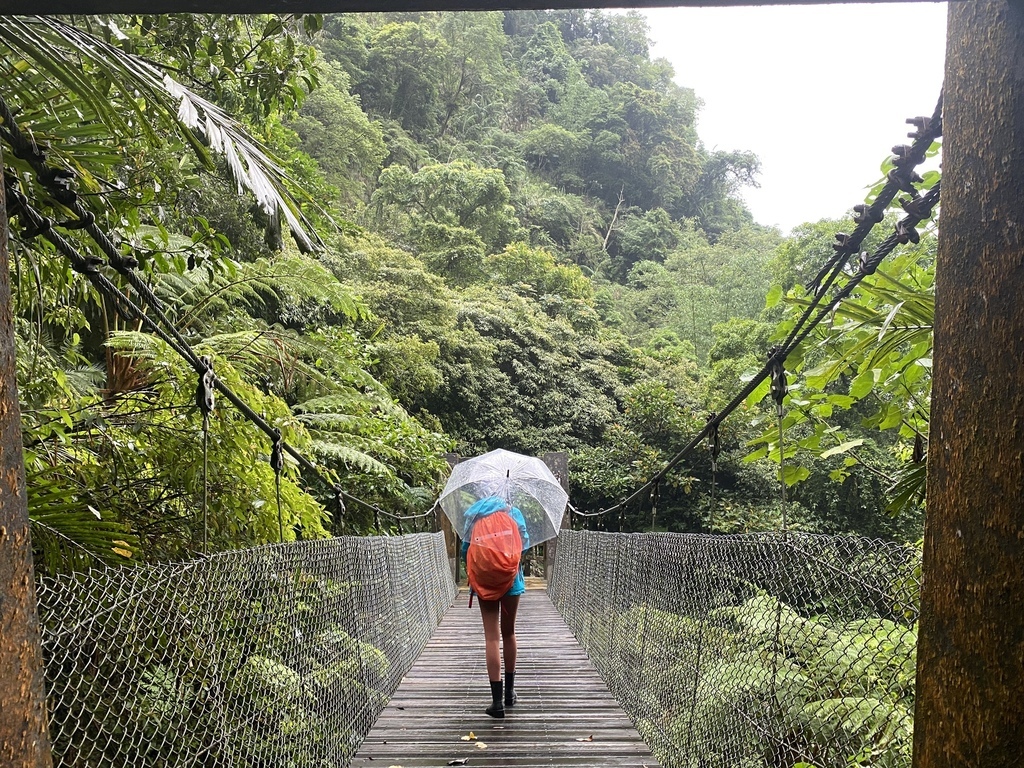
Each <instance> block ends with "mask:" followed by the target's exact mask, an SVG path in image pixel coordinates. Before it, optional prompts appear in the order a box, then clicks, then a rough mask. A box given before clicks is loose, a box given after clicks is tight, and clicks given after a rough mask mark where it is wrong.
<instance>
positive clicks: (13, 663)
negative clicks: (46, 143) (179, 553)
mask: <svg viewBox="0 0 1024 768" xmlns="http://www.w3.org/2000/svg"><path fill="white" fill-rule="evenodd" d="M2 169H3V151H2V149H0V171H2ZM11 312H12V311H11V284H10V272H9V271H8V265H7V208H6V205H5V201H4V188H3V184H2V183H0V765H3V766H10V767H11V768H49V766H50V765H51V762H50V740H49V736H48V735H47V728H46V697H45V693H44V688H43V655H42V651H41V649H40V646H39V620H38V616H37V614H36V593H35V578H34V575H33V571H32V541H31V538H30V535H29V523H28V505H27V502H26V496H25V466H24V462H23V458H22V450H21V409H20V407H19V405H18V380H17V377H16V375H15V367H14V349H15V345H14V322H13V317H12V313H11Z"/></svg>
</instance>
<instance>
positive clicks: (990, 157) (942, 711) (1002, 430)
mask: <svg viewBox="0 0 1024 768" xmlns="http://www.w3.org/2000/svg"><path fill="white" fill-rule="evenodd" d="M944 102H945V107H944V120H943V135H944V137H945V138H944V146H943V175H942V220H941V228H940V234H939V253H938V262H937V266H936V291H935V357H934V383H933V388H932V404H933V405H932V414H931V427H930V444H929V450H928V510H927V516H926V522H925V541H924V585H923V591H922V603H921V623H920V638H919V648H918V657H917V659H918V661H917V699H916V702H917V703H916V713H915V726H914V728H915V730H914V760H913V765H914V768H953V767H954V766H956V767H957V768H967V767H968V766H985V768H1016V766H1019V765H1020V761H1021V755H1024V697H1022V695H1021V692H1022V691H1024V610H1022V609H1021V596H1022V595H1024V298H1022V297H1024V203H1022V201H1024V0H977V2H969V3H967V2H956V3H950V4H949V36H948V43H947V61H946V83H945V99H944Z"/></svg>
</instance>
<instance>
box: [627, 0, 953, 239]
mask: <svg viewBox="0 0 1024 768" xmlns="http://www.w3.org/2000/svg"><path fill="white" fill-rule="evenodd" d="M645 14H646V15H647V18H648V20H649V23H650V27H651V37H652V39H653V40H654V48H653V50H652V52H651V54H652V56H654V57H663V58H666V59H668V60H669V61H670V62H671V63H672V65H673V67H674V68H675V71H676V82H677V83H678V84H679V85H682V86H686V87H689V88H693V89H694V90H696V92H697V96H698V97H700V98H701V99H703V101H704V108H703V109H702V110H701V113H700V116H699V122H698V124H697V131H698V133H699V134H700V137H701V139H702V140H703V141H704V143H705V145H706V146H707V147H709V148H712V149H716V148H717V149H723V150H733V149H749V150H752V151H753V152H755V153H756V154H757V155H758V156H759V157H760V158H761V166H762V171H761V179H760V181H761V188H760V189H748V190H746V191H745V192H744V198H745V199H746V201H747V204H748V205H749V207H750V210H751V211H752V212H753V214H754V218H755V220H757V221H758V222H760V223H762V224H769V225H776V226H778V227H780V228H781V229H782V230H783V232H788V231H789V230H790V229H791V228H792V227H794V226H796V225H797V224H800V223H802V222H805V221H817V220H818V219H820V218H824V217H829V218H842V217H845V216H847V215H848V214H849V210H850V208H852V207H853V205H854V204H856V203H858V202H861V201H862V200H863V198H864V195H865V192H866V190H865V187H869V186H870V185H871V184H873V183H874V182H875V181H877V180H878V179H879V178H881V173H880V171H879V165H880V164H881V162H882V161H883V160H884V159H885V157H886V155H887V154H888V153H889V150H890V148H891V147H892V146H893V145H894V144H904V143H909V140H908V139H907V138H906V134H907V131H908V130H912V126H908V125H906V124H905V123H904V120H905V119H906V118H908V117H912V116H914V115H930V114H931V113H932V111H933V110H934V108H935V101H936V99H937V98H938V95H939V89H940V88H941V85H942V67H943V60H944V58H945V34H946V4H945V3H931V2H926V3H920V2H915V3H858V4H847V5H818V6H776V7H770V8H764V7H762V8H750V7H740V8H665V9H652V10H649V11H645ZM904 30H905V36H904V32H903V31H904ZM903 40H910V41H912V42H911V45H912V48H911V49H909V50H908V46H907V43H904V42H903ZM889 45H892V46H893V49H889V48H888V46H889ZM885 62H891V63H885ZM837 135H841V136H844V138H843V139H842V140H841V141H840V142H839V143H838V146H839V147H841V148H840V149H839V150H838V151H837V150H835V149H832V147H835V146H837V144H836V142H835V140H834V137H835V136H837ZM819 174H820V180H815V177H816V176H818V175H819Z"/></svg>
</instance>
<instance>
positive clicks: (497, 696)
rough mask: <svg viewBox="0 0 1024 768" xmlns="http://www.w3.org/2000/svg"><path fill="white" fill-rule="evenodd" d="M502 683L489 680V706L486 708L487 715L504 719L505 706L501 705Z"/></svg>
mask: <svg viewBox="0 0 1024 768" xmlns="http://www.w3.org/2000/svg"><path fill="white" fill-rule="evenodd" d="M502 687H503V686H502V683H501V680H498V681H494V680H491V699H492V700H493V701H491V706H489V707H488V708H487V714H488V715H490V716H491V717H504V716H505V705H504V703H502V700H501V694H502Z"/></svg>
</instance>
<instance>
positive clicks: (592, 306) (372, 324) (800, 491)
mask: <svg viewBox="0 0 1024 768" xmlns="http://www.w3.org/2000/svg"><path fill="white" fill-rule="evenodd" d="M0 69H2V71H3V79H2V83H3V85H2V86H0V96H2V97H3V98H4V99H5V100H6V102H7V103H8V104H9V105H10V107H11V108H12V110H13V111H14V112H15V114H16V116H17V121H18V123H19V125H20V127H21V130H22V131H23V132H24V133H25V134H26V135H30V136H31V137H32V141H33V142H35V143H36V144H37V145H38V146H43V147H45V149H46V159H47V162H48V163H50V164H51V165H53V166H54V167H57V168H60V169H61V172H62V173H64V174H65V176H64V178H69V179H71V178H73V180H74V181H73V182H72V183H73V184H74V185H75V188H76V189H77V191H78V193H79V195H80V199H81V200H82V201H83V203H84V205H86V206H87V207H88V209H89V210H90V211H91V212H92V214H93V215H94V216H95V220H96V221H97V222H100V223H101V224H102V225H103V226H104V227H106V228H107V229H108V230H109V231H111V232H113V233H115V234H116V247H117V248H118V249H119V250H120V252H121V253H122V254H123V255H125V256H133V257H134V258H136V259H138V261H139V262H140V269H141V270H142V273H143V274H144V276H145V279H146V281H147V282H148V283H149V284H150V286H151V288H152V291H153V292H154V293H155V294H156V296H157V297H158V298H159V299H160V300H161V302H162V303H163V307H164V312H165V313H166V315H167V317H168V318H169V319H170V321H171V322H173V324H174V325H175V327H176V328H177V329H178V330H179V331H180V333H181V334H182V335H183V337H184V338H185V339H187V341H188V342H189V344H191V345H192V346H193V347H194V348H195V349H196V350H197V352H199V353H201V354H203V355H207V356H209V357H210V358H211V359H212V360H213V366H214V370H215V373H216V375H217V377H219V378H220V379H221V380H222V381H224V382H226V383H228V384H229V385H230V386H231V387H232V388H233V389H234V390H235V391H236V392H238V393H239V394H240V396H241V397H242V398H243V399H244V400H245V401H246V402H247V403H248V404H249V406H250V407H251V408H252V409H253V410H254V411H256V412H257V413H259V414H260V415H261V416H262V417H263V418H264V419H266V420H267V421H269V422H270V423H272V424H273V425H274V426H275V427H276V428H278V429H280V430H281V433H282V435H283V436H284V438H285V439H286V440H287V441H288V443H289V444H290V445H292V446H294V447H295V448H297V449H298V450H299V451H301V452H303V453H304V454H306V455H307V456H308V457H310V459H311V460H313V461H314V462H315V463H316V464H317V465H318V466H319V467H321V468H322V470H323V472H324V473H325V474H326V475H327V476H328V477H330V478H331V479H332V480H333V482H335V483H337V484H338V485H339V486H340V487H341V488H343V489H344V490H345V492H346V493H347V494H350V495H351V496H353V497H356V498H358V499H362V500H364V501H366V502H369V503H370V504H373V505H378V506H379V507H381V508H383V509H385V510H388V511H390V512H392V513H393V514H397V515H415V514H419V513H422V512H424V511H425V510H427V509H429V508H430V506H431V505H432V504H433V500H434V498H435V497H436V493H437V491H438V490H439V488H440V485H441V484H442V483H443V480H444V477H445V475H446V472H447V464H446V462H445V459H444V454H445V453H446V452H456V453H459V454H462V455H472V454H476V453H479V452H482V451H485V450H489V449H492V448H506V449H510V450H514V451H519V452H523V453H529V454H537V453H541V452H545V451H567V452H568V454H569V457H570V475H571V478H570V479H571V486H572V487H571V498H572V500H573V503H574V504H575V505H576V507H578V508H580V509H589V510H597V509H600V508H602V507H604V506H608V505H611V504H614V503H615V502H616V501H618V500H619V499H621V498H622V497H623V496H625V495H626V494H628V493H629V492H631V491H632V490H633V489H635V488H636V487H638V486H639V485H640V484H642V483H643V482H644V481H645V480H646V479H647V478H649V477H650V476H651V475H652V473H654V472H656V471H657V470H659V469H660V468H661V467H662V466H664V464H665V462H666V460H668V459H669V458H670V457H671V456H673V455H674V454H675V453H676V452H677V451H678V450H679V448H680V447H681V446H682V445H684V444H685V443H686V442H687V441H688V440H689V439H690V437H691V436H692V435H693V434H694V433H695V432H697V431H698V430H699V429H700V428H701V427H702V426H703V425H704V423H705V420H706V418H707V416H708V413H709V412H712V411H716V410H720V409H721V407H722V406H723V405H724V404H725V403H727V402H728V401H729V400H730V399H731V398H732V397H733V395H734V394H735V393H736V392H737V391H738V390H739V389H740V387H741V386H742V384H743V382H744V376H749V374H751V373H752V372H754V371H756V370H757V369H758V368H759V367H760V366H761V364H762V363H763V361H764V359H765V355H766V354H767V352H768V350H769V348H770V347H771V345H772V343H773V341H774V340H776V339H778V338H780V337H781V336H783V335H784V334H785V332H786V331H787V329H788V328H789V327H790V326H791V324H792V323H793V322H794V320H795V318H796V317H797V316H798V315H799V313H800V311H801V310H802V308H803V306H804V305H805V304H806V297H807V295H808V294H807V289H806V287H805V286H806V284H807V282H809V280H810V278H811V277H812V276H813V275H814V273H815V272H816V271H817V269H818V267H819V266H820V265H821V264H822V263H823V262H824V261H825V260H826V259H827V258H828V257H829V256H830V255H831V253H832V242H833V239H834V236H835V234H836V233H837V232H839V231H840V230H843V229H844V228H847V227H849V226H850V225H849V223H844V219H843V217H844V216H846V215H847V212H844V211H836V216H837V218H836V219H835V220H825V221H819V222H809V223H807V224H805V225H802V226H800V227H798V228H797V229H796V230H795V231H794V232H793V233H792V234H791V235H789V236H785V237H784V236H782V234H781V233H780V232H778V231H777V230H775V229H772V228H767V227H764V226H760V225H758V224H757V223H756V222H754V221H753V219H752V216H751V215H750V212H749V211H748V210H747V209H746V208H745V206H744V204H743V202H742V200H741V198H740V196H739V194H738V193H739V191H740V190H741V189H742V187H743V186H744V185H749V184H756V183H757V175H758V160H757V158H756V157H755V156H754V155H753V154H751V153H749V152H744V151H730V152H724V151H719V150H710V149H708V148H707V147H706V146H705V145H704V144H703V143H702V141H701V139H700V137H699V135H698V132H697V118H698V115H699V113H700V108H701V101H700V98H699V96H700V95H699V94H697V93H694V92H693V91H692V90H690V89H687V88H685V87H683V86H682V85H680V83H685V82H686V75H687V73H685V72H674V71H673V69H672V67H671V66H670V65H669V64H668V63H667V62H666V61H664V60H660V59H652V58H651V55H650V40H649V38H648V30H647V27H646V22H645V20H644V17H643V16H642V15H640V14H637V13H625V14H617V13H608V12H597V11H514V12H491V13H409V14H364V15H337V16H324V17H319V16H302V17H287V18H284V17H270V16H245V17H230V16H196V15H169V16H159V17H156V16H154V17H148V16H121V17H85V16H83V17H73V18H68V19H64V20H58V19H10V18H4V19H0ZM898 129H899V126H896V127H894V130H898ZM0 130H4V129H0ZM4 137H5V138H7V134H6V132H5V133H4ZM884 150H885V148H884V147H883V148H880V161H881V160H882V159H883V158H884ZM936 151H937V148H936ZM4 162H5V164H6V165H7V168H8V169H9V172H10V177H11V181H12V182H17V184H19V185H20V188H22V189H23V190H24V191H25V194H26V195H27V196H28V199H29V200H31V201H32V202H33V204H34V205H36V206H37V207H40V208H42V209H43V210H44V211H46V212H47V215H49V216H51V217H52V218H53V220H55V221H57V222H59V221H61V220H62V219H66V218H67V216H66V211H65V210H63V209H62V208H61V206H60V204H59V203H57V202H53V201H52V200H50V199H49V198H48V197H47V195H46V193H45V191H44V190H43V185H42V182H41V181H40V180H39V178H38V174H37V173H36V170H35V169H33V167H32V166H31V163H30V162H29V161H28V160H27V159H26V158H24V157H17V156H15V155H14V154H12V153H11V151H10V148H9V147H6V146H5V153H4ZM887 162H888V161H887ZM885 170H886V168H885V166H884V163H883V167H882V170H881V171H880V174H879V175H880V176H881V175H882V173H883V172H884V171H885ZM925 180H926V182H933V181H934V179H933V178H929V177H927V176H926V179H925ZM864 181H865V182H866V183H868V182H870V181H872V180H870V179H865V180H864ZM48 201H49V202H48ZM856 202H859V201H856V200H854V201H851V205H852V204H853V203H856ZM847 221H848V220H847ZM33 234H38V233H33V232H30V231H28V227H26V226H25V222H24V220H23V218H19V217H18V215H17V210H12V240H11V260H10V261H11V266H10V269H11V281H12V286H13V291H14V313H15V319H16V330H17V334H18V377H19V378H18V385H19V391H20V397H21V407H22V415H23V431H24V446H25V458H26V470H27V474H28V487H29V503H30V515H31V517H32V519H33V526H34V534H35V541H36V550H37V555H38V565H39V567H40V569H42V570H43V571H44V572H53V571H56V570H62V569H66V568H71V567H77V566H80V565H82V564H88V563H93V562H122V563H123V562H128V561H139V560H157V559H167V558H181V557H187V556H189V555H190V554H192V553H195V552H198V551H201V549H202V547H203V542H204V539H206V538H208V539H209V545H208V546H209V547H210V548H211V549H226V548H234V547H241V546H247V545H251V544H256V543H261V542H268V541H276V540H277V539H278V537H279V535H280V534H279V527H278V507H277V488H276V487H275V473H274V470H273V469H272V468H271V465H270V463H269V461H268V459H269V458H270V454H271V446H270V444H269V442H268V441H267V439H266V438H265V436H264V435H263V434H261V433H260V432H258V431H257V430H255V429H253V428H252V426H251V425H250V424H249V423H248V422H247V421H246V420H245V419H244V418H243V417H242V416H241V415H240V414H239V413H238V412H237V411H236V410H234V409H233V408H232V407H231V405H230V404H229V403H227V402H226V401H222V400H218V402H217V406H216V409H215V411H214V413H213V415H212V417H211V419H210V427H209V436H208V440H206V441H204V437H203V430H202V425H203V417H202V415H201V413H200V411H199V409H198V408H197V405H196V398H195V392H196V386H197V384H196V374H195V372H194V371H193V370H192V369H191V368H190V367H189V365H188V364H187V363H186V362H185V361H183V360H182V359H180V357H178V355H177V354H176V353H175V352H174V351H173V350H172V349H171V348H170V347H169V346H168V345H167V344H166V343H165V342H164V341H162V340H161V339H160V338H158V337H155V336H153V335H151V334H149V333H146V332H145V330H144V329H143V328H141V327H140V326H139V325H138V324H137V323H126V322H125V321H123V320H122V319H120V318H119V317H118V315H117V314H116V312H115V311H114V309H115V308H114V307H113V306H111V305H110V303H109V302H107V301H105V300H103V299H101V298H100V297H99V296H98V295H97V294H96V293H95V292H94V291H92V289H91V288H90V287H89V284H88V283H87V282H86V281H84V280H83V279H82V278H81V277H80V276H78V275H76V274H75V272H74V270H73V269H72V268H71V266H70V265H69V264H68V263H67V261H66V260H65V259H64V258H63V257H62V255H61V254H60V253H58V252H57V251H56V250H55V249H54V248H53V247H52V245H50V244H49V243H47V242H46V241H45V240H44V239H43V238H38V237H36V238H33V237H32V235H33ZM64 234H65V236H66V237H67V238H68V239H69V240H71V241H73V242H74V243H76V244H77V246H78V247H79V248H80V249H81V251H82V253H86V254H89V253H93V252H94V251H95V245H94V244H91V243H90V241H88V239H87V238H86V237H85V236H84V235H83V234H82V232H81V231H80V230H72V229H70V228H69V229H68V230H67V231H66V232H65V233H64ZM933 256H934V238H933V237H932V236H931V233H926V234H925V235H924V236H923V237H922V239H921V242H920V243H917V244H909V245H908V246H906V248H905V249H904V250H901V251H900V252H898V254H897V255H896V256H895V257H894V258H893V259H892V260H890V261H888V262H887V263H886V264H885V265H884V266H883V268H882V269H881V270H879V271H878V273H876V274H875V275H874V276H872V277H871V278H870V279H868V280H866V281H865V282H864V283H863V284H862V285H861V287H860V288H859V289H858V291H857V292H856V293H855V295H854V296H853V297H852V299H851V300H850V301H849V302H847V303H846V304H845V305H844V306H843V307H841V308H840V309H839V310H837V311H836V312H835V313H834V315H833V317H832V318H831V321H830V322H829V323H828V324H827V327H826V326H825V325H823V326H821V327H819V329H818V330H816V332H815V333H814V334H812V335H811V336H810V337H809V338H808V339H807V341H806V343H805V344H804V345H803V347H802V348H801V350H800V354H799V355H798V356H797V357H798V359H794V358H791V359H790V360H789V361H787V366H788V367H789V368H790V371H789V375H790V385H791V394H790V397H789V399H788V400H787V405H786V414H785V417H784V419H783V421H782V427H783V432H784V440H783V442H782V445H783V450H782V451H781V452H782V453H783V454H784V469H783V472H782V474H783V476H784V480H785V483H786V485H787V488H786V501H785V505H786V516H787V519H788V522H789V524H790V525H791V526H793V527H796V528H800V529H802V530H807V531H818V532H856V533H860V534H865V535H869V536H875V537H881V538H894V539H900V540H906V541H914V540H916V539H917V538H918V537H919V526H920V516H921V509H922V493H923V478H924V463H923V455H924V444H925V441H926V439H927V423H928V410H929V392H930V356H931V322H932V296H933V293H932V282H933V262H934V259H933ZM114 277H115V278H116V276H114ZM116 279H117V280H121V278H116ZM122 284H123V281H122ZM766 393H767V390H766V388H763V387H762V388H760V389H759V390H758V391H756V392H755V394H754V396H752V397H751V398H748V400H747V402H746V403H745V405H744V406H743V407H742V408H741V409H740V410H739V411H737V412H736V413H735V414H734V416H733V417H732V418H730V419H729V420H727V421H726V422H725V424H724V425H723V430H722V454H721V456H720V458H719V460H718V462H717V466H715V467H713V466H712V462H711V458H710V455H709V454H708V453H707V452H706V451H702V452H700V453H699V454H698V455H697V456H696V457H694V458H693V459H692V460H689V461H687V462H685V463H683V464H680V465H679V466H678V467H677V468H676V469H674V470H673V472H672V473H671V474H670V475H669V477H668V478H667V480H666V482H665V483H663V484H662V486H661V487H660V489H659V494H658V501H657V507H656V509H655V508H653V507H652V505H651V503H650V501H649V500H645V501H644V503H642V504H639V505H636V506H634V507H631V508H628V509H626V510H625V511H624V512H623V513H622V514H621V515H620V516H618V517H617V518H616V519H603V518H593V519H591V520H590V522H589V523H588V524H590V525H601V526H604V527H607V528H609V529H613V530H618V529H619V528H620V527H621V529H622V530H650V529H656V530H669V531H713V532H724V533H731V532H741V531H753V530H774V529H776V528H778V526H779V525H780V521H781V519H782V513H783V509H782V505H783V501H782V494H781V487H780V481H779V475H780V468H779V467H780V441H779V432H778V423H777V420H776V415H775V410H774V406H771V407H769V405H770V401H766V399H765V395H766ZM204 443H205V447H204ZM204 454H205V456H204ZM204 499H206V500H207V503H208V512H207V514H206V522H205V523H204V514H203V513H202V512H201V509H202V506H203V502H204ZM280 499H281V509H282V510H283V514H284V535H285V538H287V539H292V538H298V537H301V538H313V537H320V536H325V535H330V534H339V533H363V532H370V531H372V530H374V528H375V526H376V525H377V524H378V523H379V524H380V525H383V526H384V527H385V528H386V529H389V530H393V531H395V530H397V526H396V523H395V521H394V520H393V519H390V518H386V517H385V518H384V519H378V520H375V515H374V512H373V511H372V509H371V507H369V506H366V505H362V504H358V503H351V502H350V503H349V504H348V505H347V508H346V509H345V510H344V511H342V510H341V509H340V508H339V507H338V506H337V505H336V504H335V503H334V494H333V492H332V489H331V488H330V487H329V486H327V485H325V484H324V483H323V482H321V480H320V479H319V478H317V477H315V476H313V475H312V474H310V473H309V472H308V471H307V470H305V469H303V467H301V466H300V465H299V464H297V463H295V462H294V461H292V460H291V459H290V458H289V459H288V460H287V461H286V462H285V466H284V470H283V479H282V482H281V485H280Z"/></svg>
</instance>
